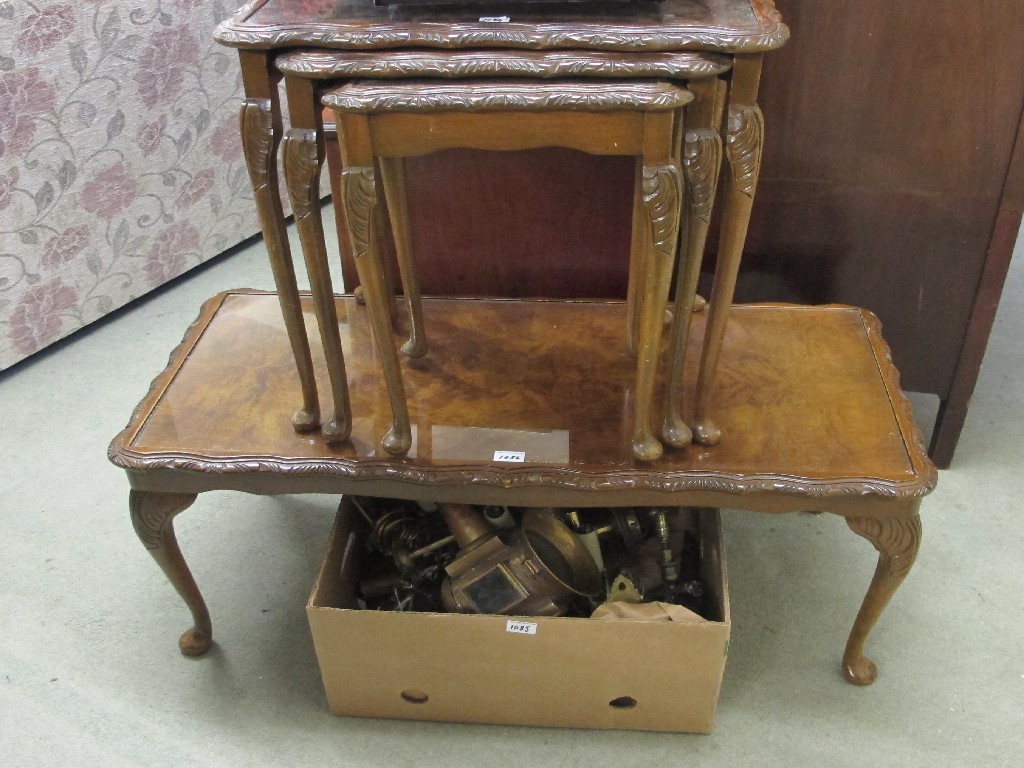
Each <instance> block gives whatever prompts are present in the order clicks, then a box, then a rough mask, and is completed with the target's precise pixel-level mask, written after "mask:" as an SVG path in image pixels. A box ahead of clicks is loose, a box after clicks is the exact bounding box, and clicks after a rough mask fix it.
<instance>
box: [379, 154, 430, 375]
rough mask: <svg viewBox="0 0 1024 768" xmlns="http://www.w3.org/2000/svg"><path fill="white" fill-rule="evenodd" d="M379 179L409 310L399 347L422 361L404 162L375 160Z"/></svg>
mask: <svg viewBox="0 0 1024 768" xmlns="http://www.w3.org/2000/svg"><path fill="white" fill-rule="evenodd" d="M378 162H379V165H380V178H381V181H382V182H383V183H384V194H385V197H386V199H387V206H388V212H389V213H390V223H391V234H392V236H393V237H394V239H395V255H396V256H397V257H398V272H399V275H400V276H401V279H402V293H403V294H404V295H405V304H406V307H407V308H408V310H409V329H410V330H409V340H408V341H406V342H405V344H403V345H402V352H403V354H405V355H406V356H407V357H412V358H417V357H423V355H425V354H426V353H427V336H426V331H425V330H424V328H423V304H422V302H421V300H420V277H419V273H418V272H417V271H416V262H415V261H414V260H413V256H412V244H411V243H410V241H409V208H408V205H407V204H406V192H405V162H404V160H403V159H402V158H401V157H381V158H378Z"/></svg>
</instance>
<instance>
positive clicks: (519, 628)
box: [505, 619, 537, 635]
mask: <svg viewBox="0 0 1024 768" xmlns="http://www.w3.org/2000/svg"><path fill="white" fill-rule="evenodd" d="M505 631H506V632H512V633H513V634H516V635H536V634H537V625H536V624H534V623H533V622H532V621H515V620H513V619H509V620H508V623H507V624H506V625H505Z"/></svg>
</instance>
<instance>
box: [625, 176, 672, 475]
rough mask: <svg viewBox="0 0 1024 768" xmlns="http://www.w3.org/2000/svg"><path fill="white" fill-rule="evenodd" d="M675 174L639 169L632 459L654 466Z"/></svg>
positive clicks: (658, 447)
mask: <svg viewBox="0 0 1024 768" xmlns="http://www.w3.org/2000/svg"><path fill="white" fill-rule="evenodd" d="M681 175H682V174H681V173H680V171H679V168H678V167H677V166H676V165H674V164H668V165H662V166H653V167H652V166H645V167H644V169H643V181H642V188H643V205H644V214H645V216H644V226H645V229H646V230H647V236H646V240H647V242H648V243H649V248H650V250H649V251H648V252H647V254H646V255H645V258H644V264H645V266H646V275H645V281H644V292H643V295H642V297H641V298H642V301H643V311H642V313H641V323H640V337H639V345H638V349H637V376H636V390H635V398H636V400H635V402H634V406H633V418H634V421H633V455H634V456H635V457H636V458H637V459H639V460H640V461H654V460H655V459H658V458H659V457H660V456H661V455H662V452H663V450H664V449H663V448H662V445H661V442H660V441H659V440H658V438H657V437H655V435H654V432H653V430H652V429H651V400H652V399H653V397H654V379H655V375H656V373H657V367H658V351H659V348H660V344H661V328H662V325H663V318H664V315H665V305H666V303H667V301H668V289H669V284H670V283H671V280H672V268H673V266H674V263H675V256H676V241H677V239H678V237H679V213H680V205H681V203H682V179H681Z"/></svg>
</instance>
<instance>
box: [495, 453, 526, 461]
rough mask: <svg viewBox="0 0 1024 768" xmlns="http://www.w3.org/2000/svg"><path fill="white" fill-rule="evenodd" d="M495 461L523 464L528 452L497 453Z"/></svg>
mask: <svg viewBox="0 0 1024 768" xmlns="http://www.w3.org/2000/svg"><path fill="white" fill-rule="evenodd" d="M494 460H495V461H508V462H513V463H516V464H521V463H523V462H524V461H526V451H495V452H494Z"/></svg>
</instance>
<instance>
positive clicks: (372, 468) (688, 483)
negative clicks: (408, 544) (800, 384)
mask: <svg viewBox="0 0 1024 768" xmlns="http://www.w3.org/2000/svg"><path fill="white" fill-rule="evenodd" d="M232 295H248V296H276V294H275V293H274V292H273V291H264V290H256V289H249V288H236V289H231V290H227V291H222V292H221V293H218V294H216V295H215V296H213V297H211V298H210V299H207V300H206V301H205V302H204V303H203V305H202V308H201V309H200V312H199V316H198V317H197V318H196V319H195V321H193V322H192V324H191V325H190V326H189V328H188V330H187V331H186V332H185V335H184V338H183V339H182V341H181V342H180V343H179V344H178V345H177V346H176V347H175V348H174V350H173V351H172V352H171V355H170V357H169V359H168V362H167V366H166V367H165V368H164V370H163V371H161V372H160V373H159V374H158V375H157V376H156V378H154V379H153V382H152V383H151V384H150V387H149V390H148V392H147V393H146V395H145V397H143V399H142V401H141V402H140V403H139V404H138V406H136V408H135V410H134V411H133V412H132V415H131V418H130V419H129V421H128V424H127V425H126V426H125V428H124V429H123V430H122V431H121V432H120V433H118V435H117V436H116V437H114V439H113V440H112V441H111V443H110V445H109V447H108V449H107V458H108V459H109V460H110V461H111V463H113V464H114V465H115V466H118V467H120V468H122V469H125V470H127V471H130V472H147V471H155V470H171V471H179V472H196V473H202V474H214V475H225V474H250V473H259V474H279V475H293V476H302V475H319V476H323V477H337V478H343V479H346V480H351V481H373V480H377V481H380V480H388V481H396V482H409V483H415V484H419V485H426V486H430V485H435V486H439V485H451V484H471V485H487V486H492V487H499V488H523V487H537V486H540V487H551V488H564V489H570V490H585V491H609V490H630V489H636V490H647V491H660V492H666V493H675V492H694V491H705V492H718V493H726V494H731V495H736V496H743V495H747V494H763V493H765V492H775V493H778V494H791V495H794V496H801V497H805V498H810V499H824V498H839V497H865V496H875V497H880V498H885V499H893V500H905V499H917V498H921V497H923V496H926V495H927V494H929V493H931V491H932V490H933V489H934V488H935V484H936V481H937V479H938V472H937V470H936V469H935V465H934V464H933V463H932V462H931V460H930V459H929V458H928V455H927V452H926V450H925V446H924V437H923V435H922V434H921V431H920V429H919V428H918V427H917V425H916V422H915V421H914V418H913V411H912V408H911V405H910V401H909V400H908V399H907V398H906V396H905V395H904V394H903V392H902V390H901V389H900V387H899V372H898V371H897V370H896V368H895V366H894V365H893V364H892V355H891V351H890V349H889V346H888V345H887V344H886V343H885V340H884V339H883V338H882V323H881V321H880V320H879V319H878V317H877V316H875V315H874V314H873V313H872V312H870V311H868V310H866V309H863V308H860V307H853V306H848V305H842V304H828V305H820V306H805V305H796V304H781V303H763V304H746V305H740V308H741V309H742V308H743V307H749V308H757V307H778V308H783V309H785V308H789V309H807V310H811V311H814V310H818V311H820V310H841V311H848V312H856V313H858V314H859V316H860V318H861V320H862V323H863V325H864V330H865V334H866V336H867V339H868V341H869V343H870V344H871V347H872V351H873V353H874V355H875V359H876V363H877V364H878V368H879V372H880V375H881V377H882V381H883V384H884V386H885V388H886V391H887V394H888V396H889V399H890V403H891V405H892V407H893V412H894V414H895V416H896V418H897V421H898V422H899V426H900V429H901V433H902V435H903V436H904V438H907V437H909V439H910V444H906V441H905V445H906V447H907V450H908V455H909V456H910V460H911V464H912V467H913V470H914V476H913V477H912V478H910V479H907V480H893V479H887V478H879V477H852V476H851V477H833V478H809V477H801V476H794V475H779V474H736V473H729V472H713V471H696V470H661V471H659V470H657V469H635V468H630V469H626V470H618V471H586V470H580V469H573V468H555V467H551V466H545V465H532V466H530V465H528V466H525V467H520V468H515V469H512V468H506V467H502V468H491V467H484V466H481V465H479V464H473V465H468V464H458V465H457V464H452V465H447V466H444V467H421V466H416V465H415V464H414V463H413V462H414V461H415V460H413V459H393V458H392V459H388V458H381V459H346V458H343V457H338V458H327V457H315V458H305V457H279V456H268V455H243V454H239V455H225V456H209V455H201V454H194V453H189V452H185V451H144V450H138V449H135V448H132V447H131V445H132V441H133V440H134V438H135V436H136V435H137V434H138V433H139V431H140V430H141V429H142V427H143V426H144V425H145V423H146V420H147V419H148V418H149V416H150V414H151V413H152V411H153V409H154V408H155V407H156V405H157V404H158V403H159V401H160V398H161V397H162V396H163V393H164V392H165V391H166V389H167V387H168V386H169V385H170V383H171V382H172V381H173V379H174V376H175V375H176V374H177V372H178V370H179V369H180V367H181V366H182V365H183V364H184V362H185V360H186V359H187V358H188V354H187V351H188V350H191V349H192V348H194V347H195V345H196V344H198V343H199V341H200V339H201V338H202V333H203V331H205V329H206V327H207V326H208V324H209V323H210V321H211V320H212V319H213V317H214V315H216V313H217V311H218V310H219V309H220V307H221V305H222V304H223V303H224V301H225V299H227V298H228V297H229V296H232ZM338 298H342V297H340V296H339V297H338ZM470 301H509V302H516V301H521V300H518V299H470ZM538 301H539V302H542V303H543V302H546V301H554V302H555V303H560V302H558V300H546V299H540V300H538ZM574 303H584V304H588V303H616V304H621V302H604V301H593V302H591V301H579V302H574ZM883 363H884V364H883Z"/></svg>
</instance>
